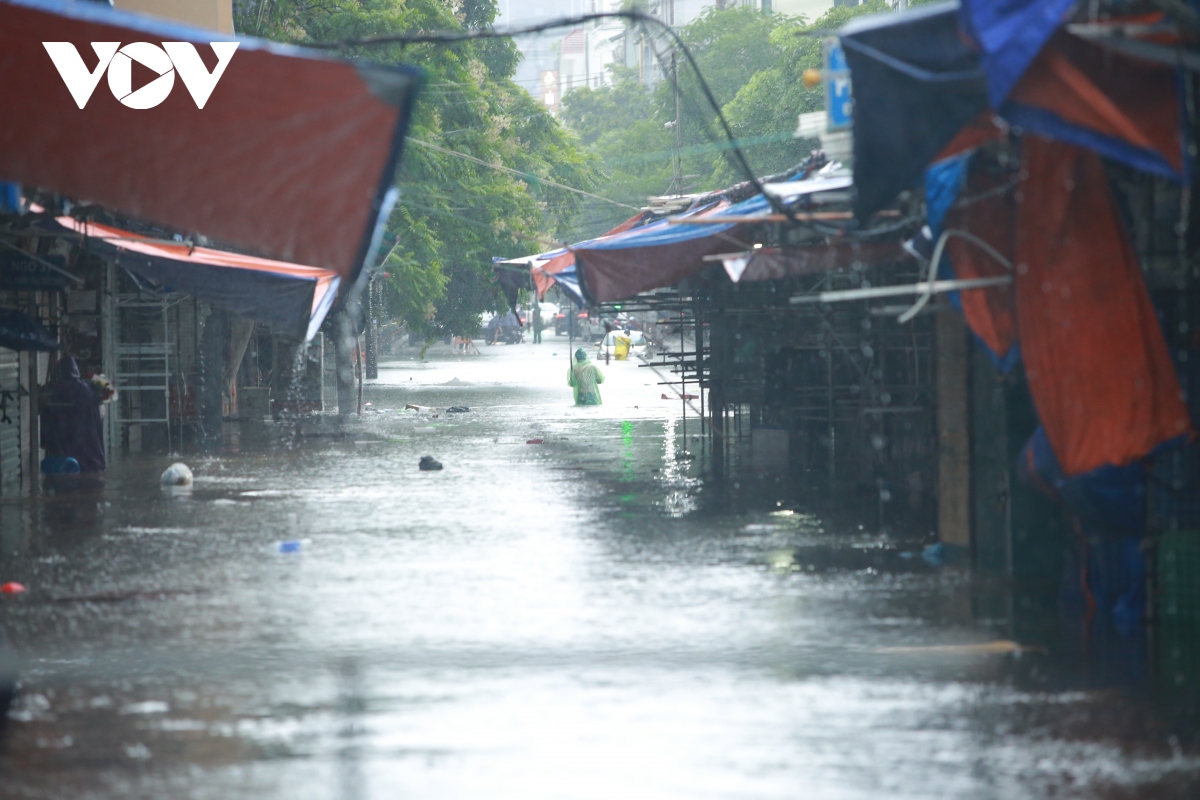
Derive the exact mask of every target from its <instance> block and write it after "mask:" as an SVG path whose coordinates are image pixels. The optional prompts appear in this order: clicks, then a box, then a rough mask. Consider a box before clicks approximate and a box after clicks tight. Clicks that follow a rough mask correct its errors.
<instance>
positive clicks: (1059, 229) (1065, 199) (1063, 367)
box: [1013, 135, 1192, 476]
mask: <svg viewBox="0 0 1200 800" xmlns="http://www.w3.org/2000/svg"><path fill="white" fill-rule="evenodd" d="M1021 176H1022V178H1021V184H1020V186H1019V187H1018V191H1020V192H1021V194H1022V195H1023V198H1024V199H1023V201H1022V202H1020V203H1018V204H1016V221H1015V230H1016V235H1015V237H1014V241H1015V244H1014V256H1015V257H1014V259H1013V261H1014V263H1015V264H1016V265H1017V269H1016V281H1015V283H1014V293H1015V298H1016V321H1017V331H1018V334H1019V337H1020V341H1021V355H1022V359H1023V360H1024V362H1025V374H1026V376H1027V377H1028V379H1029V391H1030V393H1031V394H1032V395H1033V401H1034V405H1035V406H1036V407H1037V412H1038V417H1039V418H1040V419H1041V421H1042V424H1043V425H1044V426H1045V428H1046V435H1047V437H1048V439H1049V440H1050V444H1051V445H1052V446H1053V447H1054V453H1055V455H1056V456H1057V457H1058V460H1059V462H1060V463H1061V464H1062V468H1063V471H1064V472H1065V473H1066V474H1067V475H1068V476H1071V475H1078V474H1081V473H1084V472H1088V471H1089V470H1093V469H1095V468H1097V467H1100V466H1103V465H1105V464H1113V465H1116V466H1123V465H1125V464H1129V463H1131V462H1133V461H1134V460H1136V459H1138V458H1141V457H1143V456H1145V455H1146V454H1148V453H1150V452H1151V451H1152V450H1153V449H1154V448H1155V447H1157V446H1158V445H1160V444H1162V443H1163V442H1166V441H1168V440H1170V439H1173V438H1176V437H1180V436H1187V435H1190V434H1192V423H1191V421H1190V419H1189V417H1188V409H1187V406H1186V405H1185V403H1184V401H1183V399H1182V393H1181V392H1180V386H1179V379H1178V377H1177V375H1176V373H1175V366H1174V364H1173V363H1172V361H1171V356H1170V353H1169V352H1168V350H1167V344H1166V341H1165V340H1164V338H1163V334H1162V330H1161V329H1160V328H1159V323H1158V319H1157V317H1156V316H1155V313H1154V308H1153V306H1152V305H1151V303H1150V297H1149V294H1148V293H1147V291H1146V285H1145V282H1144V280H1143V278H1142V274H1141V271H1140V269H1139V268H1138V262H1137V257H1136V255H1135V254H1134V252H1133V248H1132V247H1131V245H1130V243H1129V240H1128V237H1127V236H1126V235H1125V230H1124V226H1123V224H1122V222H1121V219H1120V217H1119V215H1118V213H1117V210H1116V205H1115V201H1114V199H1113V197H1112V192H1111V189H1110V188H1109V184H1108V177H1107V175H1106V174H1105V171H1104V165H1103V163H1102V162H1101V160H1100V157H1099V156H1097V155H1096V154H1095V153H1092V152H1089V151H1087V150H1083V149H1080V148H1078V147H1075V146H1073V145H1070V144H1064V143H1061V142H1051V141H1047V140H1045V139H1041V138H1040V137H1037V136H1032V135H1026V136H1025V137H1024V138H1023V140H1022V164H1021ZM1065 186H1070V187H1071V190H1070V191H1066V190H1064V188H1063V187H1065Z"/></svg>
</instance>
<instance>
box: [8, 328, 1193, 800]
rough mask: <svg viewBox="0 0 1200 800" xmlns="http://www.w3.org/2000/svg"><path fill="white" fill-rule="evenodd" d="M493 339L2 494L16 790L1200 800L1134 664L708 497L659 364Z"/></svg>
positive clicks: (902, 561) (873, 545) (865, 547)
mask: <svg viewBox="0 0 1200 800" xmlns="http://www.w3.org/2000/svg"><path fill="white" fill-rule="evenodd" d="M481 349H482V350H483V353H482V355H480V356H478V357H456V356H452V355H450V354H449V352H448V350H445V349H442V350H439V351H436V353H440V355H438V354H436V353H435V354H431V355H430V357H429V360H428V361H427V362H422V361H419V360H416V358H415V356H413V357H410V358H409V359H408V360H398V361H394V362H390V363H384V364H382V365H381V368H380V377H379V380H378V381H375V382H372V383H371V384H369V385H368V386H367V389H366V400H367V401H369V402H370V403H371V404H372V405H371V408H370V410H369V411H368V412H367V413H366V414H364V416H363V418H362V419H361V420H355V421H352V422H349V423H347V424H346V425H345V426H344V427H342V428H338V427H337V426H336V425H334V424H332V422H331V421H328V420H327V421H325V422H324V423H323V424H317V423H314V422H308V423H305V424H304V425H302V426H301V427H300V428H299V429H297V428H296V427H295V426H294V425H258V426H248V427H247V428H246V429H245V430H243V431H242V432H241V433H240V434H239V435H238V436H237V437H235V438H231V440H230V441H229V443H228V446H227V449H226V451H225V452H224V453H222V454H221V455H220V456H219V457H216V456H209V457H200V456H194V457H189V458H188V459H187V460H188V461H189V462H190V463H191V466H192V467H193V469H194V470H195V473H196V484H195V487H194V488H193V489H192V490H191V491H184V492H175V493H168V492H165V491H163V490H162V489H160V488H159V486H158V484H157V479H158V474H159V472H160V471H161V470H162V469H163V467H164V466H165V465H166V464H167V463H169V461H170V459H167V458H165V457H137V458H131V459H126V460H124V461H122V462H119V463H117V464H116V465H114V467H113V468H112V469H111V470H110V471H109V472H108V473H107V474H106V475H105V476H104V478H103V482H102V484H99V485H92V486H70V487H60V488H59V489H57V490H56V491H57V493H55V494H53V495H48V496H47V495H43V496H41V497H35V498H32V499H28V500H12V501H6V502H5V503H4V504H3V505H0V548H2V552H0V581H6V580H17V581H20V582H21V583H23V584H25V585H26V586H27V587H28V592H27V593H25V594H24V595H19V596H8V597H0V625H2V626H3V628H4V630H5V631H6V632H7V635H8V638H9V639H10V641H11V643H12V645H13V646H14V647H15V649H16V650H17V651H18V652H19V653H20V656H21V658H22V664H23V691H22V694H21V699H20V701H19V703H18V705H17V706H16V708H15V709H14V711H13V712H12V714H11V720H10V725H9V736H8V746H7V751H6V753H5V754H4V755H3V756H0V797H4V798H9V797H15V798H59V797H69V798H221V799H222V800H238V799H239V798H254V799H255V800H261V799H262V798H281V799H282V798H286V800H301V799H303V798H322V799H323V798H331V799H332V798H342V799H344V800H359V799H363V800H365V799H366V798H393V797H414V798H437V799H438V800H450V799H452V798H500V797H504V798H508V797H511V798H522V800H534V799H535V798H603V799H604V800H612V798H625V797H629V798H689V799H691V798H797V797H804V798H820V799H825V798H828V799H829V800H834V799H836V800H842V799H843V798H845V799H847V800H849V799H851V798H864V799H865V798H872V799H874V798H922V799H923V800H924V799H928V798H971V800H986V799H987V798H1042V797H1045V798H1050V797H1054V798H1062V797H1070V798H1159V797H1162V798H1185V797H1195V796H1197V794H1198V793H1200V788H1198V787H1200V749H1197V747H1196V746H1195V745H1194V744H1193V742H1194V739H1189V738H1188V736H1187V735H1186V732H1185V731H1181V730H1180V729H1179V721H1178V720H1177V719H1171V718H1170V715H1164V714H1163V713H1161V712H1160V711H1159V710H1156V706H1155V704H1154V703H1153V702H1152V701H1151V699H1150V698H1148V697H1147V695H1146V693H1145V692H1144V691H1143V690H1142V689H1141V688H1140V687H1139V685H1138V682H1137V680H1136V673H1137V671H1138V668H1137V667H1136V666H1134V667H1131V668H1129V669H1126V670H1124V671H1122V669H1120V668H1118V669H1115V670H1113V669H1100V668H1092V667H1090V666H1089V665H1088V663H1086V662H1081V661H1079V660H1073V658H1070V657H1067V656H1066V655H1063V654H1061V653H1059V652H1058V648H1057V646H1056V641H1055V637H1054V635H1049V636H1048V637H1046V639H1045V640H1044V641H1043V642H1041V643H1040V644H1038V645H1030V649H1025V650H1020V649H1018V648H1017V647H1016V646H1015V645H1013V644H1011V643H1007V642H1008V640H1010V639H1011V638H1012V637H1013V636H1014V634H1013V631H1014V630H1015V629H1016V628H1014V625H1013V620H1012V618H1011V616H1006V612H1003V611H1001V612H997V611H995V609H997V608H1000V609H1003V608H1005V607H1006V606H1005V604H1004V603H1003V602H1000V603H997V602H990V601H989V602H985V600H986V595H987V592H988V591H991V590H990V589H988V587H987V586H986V585H982V584H981V583H980V581H979V580H978V579H973V578H971V577H970V576H969V575H967V574H965V573H964V572H962V571H960V570H956V569H951V568H942V569H938V568H934V567H931V566H928V565H926V564H924V562H922V561H921V559H920V558H919V557H915V558H914V557H912V552H909V551H911V550H912V547H913V546H915V548H916V550H917V551H919V543H917V544H916V545H913V546H910V543H905V542H899V543H897V542H895V541H893V540H890V539H884V538H882V537H880V536H878V535H876V534H875V533H873V532H871V531H870V530H867V529H862V530H859V529H858V527H857V526H856V525H846V526H843V527H839V525H838V524H834V523H829V522H827V521H825V520H823V519H822V518H821V517H820V516H818V515H815V514H812V513H809V512H808V511H806V510H805V509H803V508H799V509H797V508H786V507H783V506H775V505H774V504H773V503H767V504H761V503H760V504H757V505H756V504H754V503H741V504H734V505H723V504H722V502H719V501H718V500H717V499H714V498H719V497H720V496H721V495H720V492H718V491H716V489H715V488H714V487H713V486H712V485H710V484H708V483H706V482H705V481H704V480H703V479H702V477H703V476H702V472H703V459H702V458H698V459H696V460H694V461H688V460H682V461H681V460H679V459H677V455H678V454H679V452H680V451H681V450H682V448H684V447H687V448H689V449H692V450H698V451H699V449H700V443H699V442H696V441H693V440H692V435H693V434H694V433H696V432H698V431H696V428H695V421H694V420H689V423H688V424H689V435H688V440H687V441H686V442H685V441H683V440H682V437H681V429H682V424H683V423H682V420H681V419H680V417H679V414H680V403H679V402H678V401H667V400H663V399H661V394H662V392H663V391H664V389H663V387H661V386H659V385H657V381H658V380H659V378H658V377H657V376H654V375H653V373H651V372H650V371H649V370H647V369H639V368H638V367H636V366H635V365H634V364H630V363H621V364H617V363H614V364H613V365H611V366H610V367H608V368H606V371H607V374H608V377H609V380H608V381H607V382H606V383H605V384H604V385H603V386H602V387H601V388H602V392H603V394H604V397H605V405H604V406H603V407H600V408H574V407H572V406H571V405H570V390H569V389H568V388H567V386H566V385H565V377H566V369H567V360H566V358H567V344H566V342H565V340H562V339H559V340H555V339H554V338H553V337H549V338H548V341H547V342H546V343H545V344H543V345H540V346H532V345H517V346H498V347H484V348H481ZM414 352H415V351H414ZM406 403H413V404H417V405H421V406H434V407H438V408H442V409H444V408H445V407H448V406H452V405H458V406H468V407H469V408H470V411H469V412H467V413H462V414H450V413H446V412H445V411H444V410H443V411H441V412H439V413H438V414H437V416H434V415H433V412H430V411H428V410H421V411H413V410H407V411H406V410H404V406H405V404H406ZM530 440H542V441H541V443H536V442H535V443H527V442H529V441H530ZM427 454H428V455H433V456H435V457H436V458H438V459H440V460H441V461H442V462H443V463H444V465H445V469H444V470H443V471H441V472H418V470H417V461H418V459H419V458H420V457H421V456H423V455H427ZM283 541H299V542H300V544H299V546H298V552H280V543H281V542H283ZM906 548H908V550H909V551H906ZM285 549H286V548H285ZM981 598H982V599H981ZM1009 605H1011V603H1010V604H1009ZM981 608H986V609H991V610H989V611H988V612H987V613H983V612H981V611H980V610H979V609H981ZM1042 627H1043V628H1045V629H1047V630H1051V631H1053V630H1054V624H1053V621H1052V620H1051V621H1050V622H1049V623H1048V624H1046V625H1043V626H1042ZM1022 644H1028V643H1025V642H1022ZM1134 660H1136V659H1134ZM1118 661H1119V659H1118ZM1130 675H1134V676H1135V677H1134V678H1130Z"/></svg>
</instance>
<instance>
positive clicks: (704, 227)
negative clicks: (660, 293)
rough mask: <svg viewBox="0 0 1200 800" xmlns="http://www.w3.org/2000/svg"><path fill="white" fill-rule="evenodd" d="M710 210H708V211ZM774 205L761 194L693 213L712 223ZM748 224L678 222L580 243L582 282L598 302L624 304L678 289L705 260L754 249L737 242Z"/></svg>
mask: <svg viewBox="0 0 1200 800" xmlns="http://www.w3.org/2000/svg"><path fill="white" fill-rule="evenodd" d="M707 208H708V207H707V206H706V207H705V209H707ZM770 208H771V206H770V203H769V202H768V201H767V199H766V198H765V197H763V196H761V195H759V196H756V197H752V198H750V199H749V200H744V201H742V202H740V203H735V204H734V205H731V206H728V207H722V206H720V205H718V206H716V209H717V210H715V211H707V210H697V211H693V212H692V213H693V214H695V215H696V216H704V217H705V218H707V219H709V220H715V219H719V218H721V217H723V216H728V217H747V216H765V215H766V214H767V213H768V211H769V210H770ZM740 227H744V224H742V223H736V222H729V223H724V224H722V223H713V224H689V223H678V224H672V223H669V222H668V221H666V220H662V221H660V222H654V223H651V224H649V225H645V226H643V227H641V228H635V229H634V230H632V231H629V232H628V233H623V234H620V235H617V236H612V237H607V238H602V239H597V240H594V241H592V242H585V243H583V244H579V245H575V246H573V247H572V248H571V249H572V250H573V251H574V252H575V269H576V271H577V272H578V274H579V284H580V288H581V290H582V292H583V295H584V297H586V298H587V299H588V300H589V301H590V302H593V303H606V302H609V301H612V300H622V299H624V298H626V297H632V296H633V295H635V294H637V293H639V292H645V291H649V290H651V289H659V288H662V287H664V286H674V285H676V284H678V283H679V282H680V281H681V280H683V279H684V278H687V277H689V276H691V275H694V274H696V273H697V272H700V271H701V270H703V269H705V267H707V266H708V265H707V264H706V263H705V262H704V260H703V259H704V256H708V255H717V254H718V253H722V252H729V251H730V250H737V249H743V250H745V249H750V247H751V245H752V244H753V243H752V242H743V241H741V240H739V239H738V238H737V231H735V230H734V229H735V228H740Z"/></svg>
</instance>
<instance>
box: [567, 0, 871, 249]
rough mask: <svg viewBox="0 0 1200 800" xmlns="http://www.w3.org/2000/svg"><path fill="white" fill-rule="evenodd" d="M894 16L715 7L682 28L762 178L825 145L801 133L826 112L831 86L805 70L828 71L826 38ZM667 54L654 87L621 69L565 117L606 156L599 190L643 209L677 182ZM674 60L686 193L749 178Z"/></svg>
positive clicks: (853, 10)
mask: <svg viewBox="0 0 1200 800" xmlns="http://www.w3.org/2000/svg"><path fill="white" fill-rule="evenodd" d="M887 10H889V6H888V5H887V4H886V2H884V0H866V2H865V3H863V4H862V5H859V6H853V7H837V8H834V9H832V10H830V11H829V12H828V13H826V14H825V15H824V16H822V17H821V18H820V19H818V20H816V21H814V22H811V23H810V22H809V21H807V20H805V19H803V18H797V17H788V16H785V15H781V14H769V13H764V12H762V11H758V10H755V9H752V8H747V7H732V8H724V9H718V8H709V9H708V10H706V11H705V12H704V13H703V14H702V15H701V16H700V17H699V18H698V19H697V20H695V21H694V22H692V23H691V24H689V25H687V26H685V27H684V28H683V29H682V30H681V32H680V36H681V38H682V39H683V41H684V42H685V43H686V44H687V46H688V49H689V50H690V51H691V52H692V54H693V56H694V58H695V59H696V62H697V65H698V66H699V69H700V73H701V74H702V75H703V78H704V81H705V83H707V85H708V86H709V88H710V89H711V91H712V93H713V95H714V96H715V98H716V100H717V103H718V104H719V105H720V106H721V108H722V113H723V114H724V115H725V118H726V120H727V122H728V123H729V125H730V128H731V129H732V131H733V134H734V137H735V140H736V141H737V144H738V147H739V148H740V149H741V150H742V151H743V153H744V154H745V155H746V158H747V160H748V161H749V163H750V166H751V169H752V170H753V171H754V172H755V173H756V174H758V175H767V174H771V173H775V172H780V171H783V170H785V169H788V168H789V167H792V166H794V165H796V164H798V163H800V162H801V161H803V160H804V158H806V157H807V156H808V153H809V152H810V151H811V150H812V149H813V148H814V147H815V146H816V144H817V143H816V142H815V141H814V140H797V139H795V138H794V137H793V134H794V131H795V130H796V123H797V117H798V116H799V115H800V114H803V113H806V112H810V111H817V110H820V109H821V108H823V106H824V95H823V93H822V89H821V88H820V87H819V86H818V87H817V88H815V89H806V88H805V86H804V82H803V78H802V76H803V73H804V71H805V70H806V69H809V68H819V67H820V66H821V61H822V55H821V38H820V36H819V35H817V33H818V32H820V31H826V30H831V29H836V28H838V27H840V26H841V25H843V24H845V23H846V22H847V21H849V20H850V19H852V18H853V17H856V16H860V15H862V14H868V13H876V12H882V11H887ZM660 56H661V62H662V63H663V67H664V72H665V73H666V79H665V80H663V81H662V82H660V83H659V84H658V86H656V87H655V89H654V91H649V90H647V89H646V88H645V87H643V86H641V85H639V84H638V83H637V81H636V80H635V78H634V76H632V75H631V74H629V73H627V72H625V71H623V70H620V69H618V70H616V71H614V73H613V77H614V80H613V83H612V85H610V86H603V87H599V88H595V89H577V90H575V91H573V92H571V93H569V94H567V95H566V96H565V97H564V98H563V108H564V110H563V120H564V121H565V122H566V123H567V124H568V125H569V126H570V127H571V128H572V129H573V130H575V132H576V133H578V134H579V136H580V138H581V139H582V141H583V142H584V144H586V145H588V146H589V147H590V149H591V150H592V152H593V153H595V154H596V155H597V156H598V157H599V158H600V164H601V169H602V171H603V173H604V176H605V178H604V182H603V183H602V184H601V189H600V192H601V193H603V194H605V195H606V196H609V197H613V198H617V199H621V200H623V201H625V202H629V203H631V204H635V205H636V204H641V203H644V202H645V200H646V198H647V197H649V196H653V195H659V194H664V193H665V192H667V191H668V189H669V188H670V186H671V181H672V169H671V159H672V156H673V154H674V152H675V133H674V130H673V129H672V128H668V127H665V126H666V124H667V123H669V122H672V121H673V120H674V119H675V83H674V81H672V77H671V73H672V58H671V54H670V47H669V45H664V46H663V50H662V51H661V52H660ZM674 63H675V68H676V69H677V72H678V85H679V97H680V118H681V119H680V120H679V124H680V131H681V137H680V138H681V139H682V141H681V143H680V144H681V147H680V148H679V155H680V157H681V161H682V173H683V177H684V181H683V187H682V188H683V190H684V191H685V192H697V191H712V190H716V189H720V188H723V187H725V186H729V185H731V184H733V183H737V182H739V181H743V180H745V179H746V175H745V172H744V170H743V169H742V167H741V166H740V165H739V164H737V163H736V162H735V161H733V160H732V159H731V158H730V150H731V147H730V145H729V143H728V141H727V139H726V137H725V135H724V133H723V132H722V131H721V129H720V127H719V125H718V121H717V115H716V112H715V111H714V110H713V108H712V106H711V105H710V104H709V103H708V101H707V100H706V98H705V97H704V95H703V92H702V90H701V87H700V82H699V79H698V78H697V76H696V74H695V72H694V71H693V70H692V69H691V68H690V67H689V66H688V65H687V63H686V62H685V60H684V58H683V56H682V55H676V56H675V58H674ZM620 216H621V215H620V214H619V213H617V212H616V211H614V212H609V213H607V214H606V215H603V218H601V219H598V220H597V221H596V224H594V225H593V226H592V227H591V229H590V230H588V231H587V233H588V234H595V233H598V232H600V230H602V229H603V226H606V225H610V223H615V222H616V221H617V220H618V219H619V218H620Z"/></svg>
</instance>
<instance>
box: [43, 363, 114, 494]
mask: <svg viewBox="0 0 1200 800" xmlns="http://www.w3.org/2000/svg"><path fill="white" fill-rule="evenodd" d="M58 369H59V376H58V380H56V381H52V382H50V383H48V384H47V385H46V388H45V390H44V391H45V393H46V394H45V398H44V403H43V406H42V447H44V448H45V450H46V455H48V456H51V457H55V458H73V459H75V460H76V461H78V462H79V470H80V471H81V472H99V471H100V470H102V469H104V467H105V464H104V423H103V422H102V421H101V419H100V400H99V398H97V397H96V394H95V392H93V391H92V387H91V386H90V385H89V384H88V382H87V381H85V380H83V379H82V378H80V377H79V365H78V364H76V363H75V358H74V357H73V356H64V357H63V359H62V361H60V362H59V364H58Z"/></svg>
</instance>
